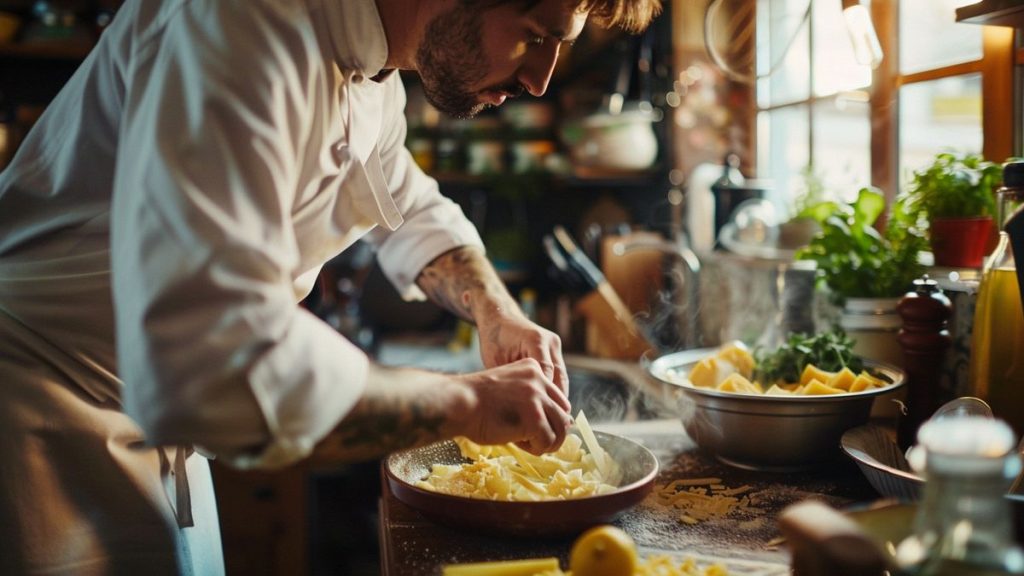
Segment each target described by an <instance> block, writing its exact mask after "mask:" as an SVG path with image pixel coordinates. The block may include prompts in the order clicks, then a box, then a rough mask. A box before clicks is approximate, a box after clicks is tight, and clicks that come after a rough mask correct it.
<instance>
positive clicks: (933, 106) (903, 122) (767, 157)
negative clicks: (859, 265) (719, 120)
mask: <svg viewBox="0 0 1024 576" xmlns="http://www.w3.org/2000/svg"><path fill="white" fill-rule="evenodd" d="M756 1H757V27H758V30H757V38H758V42H757V55H756V56H757V59H756V60H757V79H756V101H757V110H758V118H757V149H756V165H757V170H758V175H759V176H761V177H765V178H770V179H771V180H773V182H774V184H775V189H774V192H773V200H774V201H775V202H776V204H777V205H779V206H780V207H782V208H785V207H786V206H787V205H789V204H790V203H791V202H792V201H793V198H794V196H795V195H796V194H798V193H799V191H800V190H801V189H802V178H803V176H802V174H803V173H804V171H805V170H806V169H807V167H808V166H812V167H813V169H814V172H815V174H816V175H817V176H819V177H821V179H822V180H823V181H824V183H825V185H826V187H827V189H828V190H830V191H832V192H834V193H838V195H839V196H840V197H841V198H846V197H848V196H852V195H853V194H854V193H855V192H856V190H857V189H858V188H859V187H861V186H864V185H867V184H874V185H876V186H879V187H880V188H882V189H883V191H885V193H886V194H887V195H888V196H890V197H892V196H894V195H895V194H897V193H898V191H899V188H900V186H901V185H902V184H903V183H905V182H906V181H907V179H908V178H909V177H910V174H911V173H912V171H913V170H915V169H917V168H920V167H921V166H922V165H924V164H925V163H926V162H928V160H929V159H930V158H931V157H932V156H933V155H934V154H935V153H937V152H940V151H943V150H956V151H960V152H982V153H984V154H985V156H986V157H988V158H989V159H991V160H994V161H1002V160H1004V159H1005V158H1007V157H1008V156H1010V155H1011V154H1012V152H1013V148H1014V128H1013V126H1014V122H1015V121H1017V122H1019V121H1020V120H1021V119H1020V118H1019V117H1017V115H1015V113H1014V110H1015V107H1014V105H1013V102H1014V96H1013V91H1014V87H1013V86H1014V84H1013V66H1014V63H1015V61H1016V60H1019V59H1020V58H1021V57H1024V54H1022V56H1021V57H1018V56H1017V54H1016V50H1015V47H1014V43H1013V40H1014V31H1013V29H1012V28H1005V27H995V26H980V25H977V24H967V23H958V22H956V9H957V8H958V7H961V6H965V5H967V4H972V3H973V2H974V1H976V0H870V2H868V1H867V0H861V4H862V5H865V6H866V7H868V8H869V9H870V13H871V16H872V20H873V22H874V25H875V27H876V29H877V31H878V35H879V39H880V41H881V45H882V49H883V52H884V58H883V59H882V62H881V64H880V65H879V67H878V68H877V69H875V70H873V71H872V69H871V68H870V67H868V66H865V65H861V64H858V62H857V60H856V59H855V58H854V51H853V45H852V43H851V41H850V38H849V35H848V33H847V31H846V27H845V22H844V20H843V15H842V2H841V0H756ZM1022 82H1024V81H1022ZM1018 138H1019V131H1018Z"/></svg>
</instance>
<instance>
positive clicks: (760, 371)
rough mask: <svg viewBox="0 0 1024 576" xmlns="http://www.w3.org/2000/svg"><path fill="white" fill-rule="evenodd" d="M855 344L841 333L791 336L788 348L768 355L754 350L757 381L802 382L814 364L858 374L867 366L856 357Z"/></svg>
mask: <svg viewBox="0 0 1024 576" xmlns="http://www.w3.org/2000/svg"><path fill="white" fill-rule="evenodd" d="M853 344H854V342H853V340H852V339H851V338H850V337H849V336H847V335H846V333H845V332H843V331H842V330H841V329H839V328H836V329H834V330H832V331H831V332H822V333H821V334H818V335H815V336H811V335H807V334H802V333H796V334H791V335H790V336H789V339H788V340H787V341H786V343H785V344H783V345H782V346H780V347H779V348H778V349H776V350H774V351H771V352H766V351H765V350H763V349H762V348H757V349H755V350H754V359H755V360H756V362H757V364H756V366H757V367H756V368H755V370H754V379H755V380H757V381H759V382H763V383H764V384H765V385H768V384H771V383H773V382H778V381H780V380H781V381H784V382H799V381H800V375H801V374H802V373H803V371H804V368H805V367H806V366H807V365H808V364H814V365H815V366H817V367H818V368H820V369H822V370H825V371H827V372H839V371H840V370H842V369H843V368H849V369H850V370H851V371H853V372H854V373H859V372H860V371H861V370H863V369H864V362H863V361H862V360H861V359H860V358H859V357H858V356H856V355H854V353H853Z"/></svg>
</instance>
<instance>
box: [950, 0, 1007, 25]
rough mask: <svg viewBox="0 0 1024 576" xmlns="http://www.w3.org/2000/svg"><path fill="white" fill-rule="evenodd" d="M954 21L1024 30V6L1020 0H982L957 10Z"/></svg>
mask: <svg viewBox="0 0 1024 576" xmlns="http://www.w3.org/2000/svg"><path fill="white" fill-rule="evenodd" d="M956 21H957V22H967V23H970V24H984V25H986V26H1012V27H1014V28H1024V4H1022V3H1021V2H1020V0H983V1H982V2H978V3H977V4H970V5H968V6H963V7H961V8H957V9H956Z"/></svg>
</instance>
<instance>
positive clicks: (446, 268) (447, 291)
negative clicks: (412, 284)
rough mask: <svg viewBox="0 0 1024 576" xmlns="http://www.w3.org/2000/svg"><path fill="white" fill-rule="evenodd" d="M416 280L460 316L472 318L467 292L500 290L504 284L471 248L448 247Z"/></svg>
mask: <svg viewBox="0 0 1024 576" xmlns="http://www.w3.org/2000/svg"><path fill="white" fill-rule="evenodd" d="M416 283H417V284H418V285H419V287H420V288H421V289H422V290H423V291H424V292H425V293H426V294H427V296H428V297H429V298H430V299H431V300H433V301H434V302H435V303H437V304H438V305H440V306H443V307H444V308H445V309H447V310H449V311H450V312H452V313H453V314H455V315H456V316H459V317H460V318H462V319H464V320H470V321H472V320H474V318H473V311H472V310H471V308H470V304H471V300H470V296H469V295H470V294H472V293H477V292H493V293H496V294H502V293H504V290H505V287H504V284H502V282H501V280H500V279H499V278H498V276H497V274H495V273H494V271H493V269H492V268H491V266H490V263H489V262H488V261H487V259H486V258H484V257H483V255H482V254H481V253H480V252H479V251H478V250H476V249H475V248H470V247H466V246H463V247H460V248H455V249H454V250H449V251H448V252H445V253H444V254H441V255H440V256H438V257H437V258H435V259H434V260H433V261H432V262H431V263H430V264H427V266H426V267H424V268H423V271H422V272H420V275H419V277H418V278H417V279H416Z"/></svg>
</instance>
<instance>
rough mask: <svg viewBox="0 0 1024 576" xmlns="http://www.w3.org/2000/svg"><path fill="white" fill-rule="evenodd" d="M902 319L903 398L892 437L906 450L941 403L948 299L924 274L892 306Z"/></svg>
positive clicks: (899, 337) (948, 310) (950, 310)
mask: <svg viewBox="0 0 1024 576" xmlns="http://www.w3.org/2000/svg"><path fill="white" fill-rule="evenodd" d="M896 311H897V312H898V313H899V315H900V317H901V318H902V319H903V327H902V328H901V329H900V331H899V334H898V335H897V341H898V342H899V343H900V346H901V347H902V348H903V358H904V362H903V363H904V366H903V368H904V371H905V372H906V377H907V383H906V390H907V399H906V403H905V406H904V410H903V414H902V415H901V416H900V418H899V424H898V426H897V431H896V438H897V442H898V443H899V445H900V446H901V447H902V448H903V449H906V448H907V447H909V446H910V445H912V444H913V443H914V442H915V439H916V437H917V429H918V428H919V427H920V426H921V423H922V422H924V421H925V420H927V419H928V418H929V417H931V415H932V414H933V413H934V412H935V410H936V409H937V408H938V407H939V406H940V405H941V404H942V403H943V402H944V400H947V399H944V398H942V397H940V394H939V388H938V384H939V381H940V379H941V374H942V366H943V363H944V360H945V356H946V350H947V349H948V348H949V345H950V342H951V339H950V337H949V330H948V329H947V323H948V320H949V318H950V316H951V315H952V311H953V310H952V305H951V304H950V301H949V298H947V297H946V295H945V294H943V292H942V289H940V288H939V285H938V283H937V282H936V281H935V280H932V279H931V278H929V277H928V275H927V274H925V275H924V276H923V277H922V278H918V279H917V280H914V289H913V290H912V291H910V292H907V293H906V294H905V295H904V296H903V298H901V299H900V301H899V303H898V304H897V305H896Z"/></svg>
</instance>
